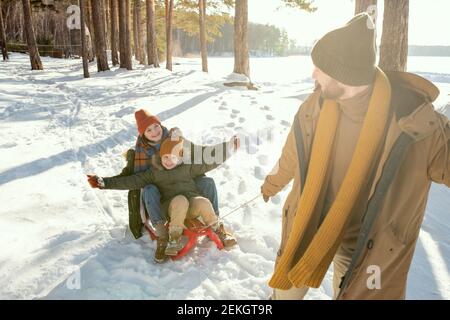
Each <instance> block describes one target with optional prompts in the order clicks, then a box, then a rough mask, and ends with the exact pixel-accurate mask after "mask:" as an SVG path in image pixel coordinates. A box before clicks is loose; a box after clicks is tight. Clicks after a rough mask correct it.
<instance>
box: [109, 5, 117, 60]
mask: <svg viewBox="0 0 450 320" xmlns="http://www.w3.org/2000/svg"><path fill="white" fill-rule="evenodd" d="M109 7H110V22H111V33H110V34H111V58H112V64H113V66H116V65H118V64H119V56H118V55H117V51H118V46H117V42H118V41H117V40H118V39H117V38H118V34H119V29H118V25H117V24H118V21H117V0H110V2H109Z"/></svg>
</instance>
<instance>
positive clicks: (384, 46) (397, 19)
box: [380, 0, 409, 71]
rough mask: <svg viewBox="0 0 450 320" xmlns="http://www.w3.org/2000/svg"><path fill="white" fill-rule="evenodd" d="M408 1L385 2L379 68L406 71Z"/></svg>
mask: <svg viewBox="0 0 450 320" xmlns="http://www.w3.org/2000/svg"><path fill="white" fill-rule="evenodd" d="M408 19H409V0H396V1H391V0H385V1H384V17H383V34H382V36H381V49H380V68H381V69H383V70H386V71H406V67H407V62H408Z"/></svg>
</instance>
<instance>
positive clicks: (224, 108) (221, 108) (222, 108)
mask: <svg viewBox="0 0 450 320" xmlns="http://www.w3.org/2000/svg"><path fill="white" fill-rule="evenodd" d="M219 110H228V108H226V107H223V106H222V107H219Z"/></svg>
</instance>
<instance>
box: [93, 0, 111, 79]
mask: <svg viewBox="0 0 450 320" xmlns="http://www.w3.org/2000/svg"><path fill="white" fill-rule="evenodd" d="M102 4H103V1H98V0H92V1H91V5H92V20H93V22H94V34H95V53H96V56H97V68H98V71H106V70H109V66H108V56H107V54H106V37H105V26H104V22H105V19H104V17H103V14H104V12H103V5H102Z"/></svg>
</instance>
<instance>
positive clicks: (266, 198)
mask: <svg viewBox="0 0 450 320" xmlns="http://www.w3.org/2000/svg"><path fill="white" fill-rule="evenodd" d="M261 194H262V196H263V200H264V202H269V200H270V196H268V195H267V194H265V193H264V191H263V187H262V186H261Z"/></svg>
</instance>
